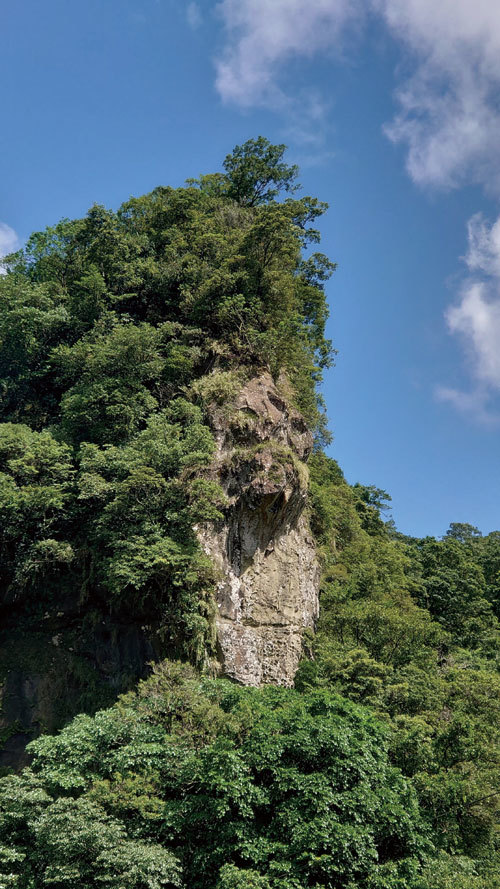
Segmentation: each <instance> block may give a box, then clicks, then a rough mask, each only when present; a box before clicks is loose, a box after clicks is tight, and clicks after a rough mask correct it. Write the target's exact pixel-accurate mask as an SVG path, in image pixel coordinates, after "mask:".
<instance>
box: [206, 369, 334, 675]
mask: <svg viewBox="0 0 500 889" xmlns="http://www.w3.org/2000/svg"><path fill="white" fill-rule="evenodd" d="M210 416H211V425H212V429H213V432H214V435H215V438H216V442H217V454H216V458H215V461H214V464H213V466H212V473H213V474H214V475H215V476H216V477H217V479H218V481H219V483H220V484H221V485H222V487H223V489H224V491H225V492H226V495H227V498H228V507H227V510H226V514H225V520H224V522H222V523H221V524H220V525H219V526H213V525H212V526H205V527H203V528H199V529H198V533H199V537H200V541H201V543H202V546H203V548H204V550H205V552H206V553H207V554H208V555H209V556H210V557H211V559H212V561H213V562H214V564H215V565H216V567H217V568H218V569H219V575H220V581H219V583H218V588H217V619H216V623H217V641H218V656H219V660H220V664H221V670H222V672H223V674H224V675H226V676H229V677H230V678H232V679H235V680H237V681H238V682H241V683H243V684H246V685H260V684H262V683H275V684H278V685H288V686H289V685H291V684H292V683H293V678H294V675H295V671H296V669H297V665H298V662H299V659H300V656H301V651H302V638H303V634H304V630H305V629H306V628H309V627H313V625H314V622H315V619H316V616H317V612H318V583H319V569H318V563H317V560H316V554H315V548H314V543H313V540H312V536H311V532H310V529H309V524H308V520H307V517H306V514H305V511H304V508H305V505H306V498H307V479H308V473H307V466H306V463H305V461H306V460H307V457H308V455H309V453H310V451H311V448H312V436H311V433H310V432H309V430H308V428H307V426H306V424H305V422H304V419H303V418H302V416H301V415H300V414H299V413H298V412H297V411H295V410H293V409H291V408H290V407H289V406H288V404H287V401H286V399H285V398H284V397H283V396H282V395H281V394H280V392H279V390H278V388H277V387H276V385H275V383H274V382H273V379H272V377H271V376H270V374H268V373H266V372H264V373H262V374H260V375H259V376H256V377H253V378H252V379H251V380H250V381H248V382H247V383H246V385H244V387H243V388H242V389H241V391H240V392H239V394H238V395H237V397H236V398H235V400H234V402H233V403H232V404H231V405H229V406H228V405H227V404H225V405H222V406H220V407H216V406H214V405H213V406H212V408H211V410H210Z"/></svg>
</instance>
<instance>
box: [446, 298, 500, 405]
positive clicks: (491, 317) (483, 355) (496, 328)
mask: <svg viewBox="0 0 500 889" xmlns="http://www.w3.org/2000/svg"><path fill="white" fill-rule="evenodd" d="M491 291H493V292H491ZM446 321H447V323H448V327H449V329H450V331H451V333H456V334H459V335H460V336H461V337H462V339H463V340H464V342H465V344H466V348H467V350H468V352H469V354H470V356H471V362H472V367H473V373H474V376H475V377H476V378H477V379H478V380H480V381H481V382H482V383H485V384H486V385H487V386H491V387H492V388H495V389H498V390H500V348H499V346H500V287H499V282H498V281H495V283H494V284H492V285H490V286H488V285H487V284H486V283H484V282H482V281H471V282H470V283H469V284H468V285H466V286H465V288H464V291H463V293H462V297H461V300H460V302H459V304H458V305H456V306H451V307H450V308H449V309H448V310H447V312H446Z"/></svg>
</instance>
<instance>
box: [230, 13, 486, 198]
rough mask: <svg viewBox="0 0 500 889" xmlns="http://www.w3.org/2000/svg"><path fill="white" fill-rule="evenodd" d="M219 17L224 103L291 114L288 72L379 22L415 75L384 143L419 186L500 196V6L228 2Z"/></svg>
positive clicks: (401, 88) (399, 93)
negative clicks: (400, 155)
mask: <svg viewBox="0 0 500 889" xmlns="http://www.w3.org/2000/svg"><path fill="white" fill-rule="evenodd" d="M218 10H219V13H220V15H221V16H222V19H223V22H224V25H225V31H226V46H225V49H224V50H223V52H222V55H221V56H220V57H219V58H218V59H217V61H216V69H217V75H216V86H217V89H218V91H219V94H220V95H221V97H222V99H223V100H224V101H226V102H233V103H236V104H238V105H240V106H241V107H246V108H247V107H251V106H256V105H259V106H266V107H270V108H274V109H277V110H278V109H279V110H282V111H285V112H287V111H289V110H290V108H291V106H292V102H291V97H290V96H289V95H288V94H287V91H286V89H285V88H284V87H283V72H284V69H285V67H286V65H287V63H289V62H290V61H291V60H293V59H294V58H311V57H313V56H315V55H317V54H319V53H323V54H324V53H331V52H332V51H335V52H337V53H338V52H339V51H340V52H341V51H342V50H343V47H344V38H345V35H346V32H347V31H348V30H349V29H350V28H351V27H352V26H353V25H355V24H357V23H359V22H360V21H361V20H363V18H364V17H365V16H366V15H367V14H370V15H376V16H378V18H379V20H382V21H383V22H384V23H385V25H386V26H387V28H388V30H389V31H390V33H391V34H392V36H393V37H394V38H395V39H396V40H397V41H398V42H399V43H400V44H401V46H402V47H403V48H404V51H405V56H406V58H405V61H406V62H407V63H408V64H409V65H410V74H409V76H406V77H405V79H404V80H402V81H401V80H400V83H399V84H396V102H397V104H398V106H399V110H398V111H397V112H396V114H395V117H394V119H393V121H392V122H391V123H389V124H388V125H387V126H386V133H387V135H388V136H389V138H390V139H392V140H393V141H394V142H400V143H402V144H403V145H405V146H406V149H407V168H408V172H409V174H410V176H411V177H412V179H413V180H414V181H415V182H417V183H419V184H421V185H430V186H437V187H452V186H456V185H459V184H461V183H462V182H465V181H473V182H478V183H481V184H482V185H484V186H485V187H486V188H487V189H489V190H491V191H494V192H497V193H499V194H500V161H499V154H498V144H499V141H500V105H499V102H498V95H499V90H500V4H499V3H498V0H475V2H474V3H473V2H472V0H273V2H272V3H270V2H269V0H221V2H220V3H219V4H218ZM399 76H400V75H399Z"/></svg>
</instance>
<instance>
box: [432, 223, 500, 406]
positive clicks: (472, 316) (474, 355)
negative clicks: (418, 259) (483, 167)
mask: <svg viewBox="0 0 500 889" xmlns="http://www.w3.org/2000/svg"><path fill="white" fill-rule="evenodd" d="M464 259H465V262H466V264H467V266H468V269H469V271H470V272H471V276H470V278H469V279H468V280H467V281H466V282H465V284H464V286H463V288H462V291H461V293H460V298H459V301H458V302H457V303H456V304H455V305H452V306H449V307H448V309H447V311H446V313H445V318H446V322H447V325H448V329H449V331H450V333H452V334H454V335H457V336H459V337H460V338H461V340H462V342H463V344H464V346H465V350H466V353H467V355H468V359H469V362H470V367H471V371H472V377H473V379H474V381H475V388H474V389H473V391H472V392H462V391H460V390H458V389H453V388H447V387H442V386H441V387H438V389H437V392H436V394H437V396H438V398H439V399H440V400H441V401H448V402H450V403H451V404H453V405H454V406H455V407H456V408H458V409H459V410H460V411H462V412H465V413H469V414H472V415H474V416H475V418H476V419H479V420H482V421H486V420H491V419H494V420H495V422H496V421H497V420H498V416H497V415H492V414H491V411H490V408H489V404H490V402H491V400H492V398H493V396H495V395H497V394H498V393H499V392H500V217H499V218H498V219H497V220H496V222H494V223H493V224H491V225H489V224H488V223H487V222H486V221H485V219H484V218H483V217H482V216H481V214H476V215H475V216H473V217H472V218H471V219H470V220H469V223H468V249H467V253H466V256H465V257H464Z"/></svg>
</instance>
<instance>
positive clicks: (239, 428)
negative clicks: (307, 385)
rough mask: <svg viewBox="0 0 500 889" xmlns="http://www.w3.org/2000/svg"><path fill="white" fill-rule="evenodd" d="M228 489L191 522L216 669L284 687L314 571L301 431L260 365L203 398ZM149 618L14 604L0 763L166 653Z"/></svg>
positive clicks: (4, 674)
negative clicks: (214, 516) (212, 627)
mask: <svg viewBox="0 0 500 889" xmlns="http://www.w3.org/2000/svg"><path fill="white" fill-rule="evenodd" d="M208 414H209V417H210V424H211V427H212V432H213V434H214V437H215V440H216V454H215V458H214V460H213V463H212V465H211V467H210V469H209V474H210V475H211V477H212V478H213V479H215V480H217V481H218V482H219V484H220V485H221V486H222V488H223V490H224V491H225V493H226V496H227V506H226V509H225V511H224V519H223V521H221V522H220V524H218V525H205V526H203V527H199V528H197V533H198V537H199V540H200V542H201V545H202V547H203V549H204V550H205V552H206V553H207V554H208V555H209V556H210V558H211V560H212V562H213V563H214V565H215V566H216V569H217V573H218V577H219V582H218V585H217V594H216V598H217V602H216V605H217V616H216V630H217V669H218V670H219V672H220V673H222V674H223V675H226V676H228V677H230V678H232V679H234V680H236V681H238V682H241V683H243V684H246V685H255V686H257V685H261V684H263V683H274V684H278V685H287V686H290V685H292V683H293V678H294V675H295V671H296V669H297V665H298V662H299V659H300V656H301V652H302V638H303V634H304V630H305V629H306V628H308V627H313V626H314V622H315V619H316V616H317V611H318V581H319V577H318V574H319V571H318V564H317V561H316V555H315V549H314V544H313V540H312V536H311V533H310V529H309V524H308V520H307V516H306V511H305V506H306V501H307V481H308V470H307V466H306V460H307V457H308V455H309V453H310V451H311V448H312V436H311V434H310V432H309V430H308V428H307V426H306V424H305V422H304V419H303V418H302V416H301V415H300V414H299V413H298V412H297V411H295V410H293V409H291V408H290V407H289V405H288V403H287V400H286V398H285V397H283V395H282V394H281V393H280V391H279V389H278V387H277V386H276V385H275V383H274V382H273V379H272V377H271V376H270V374H268V373H266V372H263V373H261V374H259V375H257V376H254V377H253V378H252V379H250V380H249V381H247V382H246V383H244V384H242V385H240V386H239V387H238V392H237V394H236V395H234V397H231V398H224V399H222V403H219V404H217V403H213V404H211V405H208ZM168 654H169V652H168V651H164V650H163V648H162V645H161V643H160V641H159V636H158V634H157V633H156V632H155V630H154V628H153V627H146V626H140V625H135V624H134V622H133V620H132V619H131V617H130V618H129V620H128V621H127V622H123V621H121V622H120V621H116V620H113V618H112V616H111V615H108V616H104V615H103V616H102V617H101V618H99V620H98V621H97V622H96V620H95V615H94V618H93V619H92V614H87V613H86V611H85V607H84V605H82V603H78V601H77V600H75V601H74V602H73V601H68V602H67V603H66V604H65V605H64V606H63V610H61V611H60V612H57V613H54V612H47V613H46V614H45V616H44V618H43V619H42V620H41V622H39V623H37V622H35V623H34V622H33V621H31V622H30V620H29V617H28V616H26V617H24V618H20V616H19V615H17V614H15V613H13V614H12V616H11V619H7V621H6V623H5V626H4V627H3V628H2V630H1V631H0V704H1V707H0V742H2V743H1V744H0V746H1V747H2V750H0V768H1V767H2V766H7V767H12V766H14V767H16V766H18V765H19V764H22V763H24V762H25V761H26V757H25V753H24V748H25V745H26V743H27V742H28V741H29V740H31V739H32V738H33V737H34V736H36V735H37V734H38V733H39V732H40V731H49V732H52V731H55V730H56V729H57V728H59V727H60V726H61V725H62V724H64V723H65V722H66V721H67V720H68V719H69V718H71V716H73V715H74V714H75V713H76V712H79V711H81V710H86V711H87V712H92V711H93V710H95V709H96V707H101V706H106V705H108V704H110V703H111V702H112V700H114V698H115V697H116V695H117V694H119V693H120V692H121V691H124V690H125V689H126V688H130V687H131V686H133V685H134V683H135V682H136V681H137V679H138V678H140V677H141V676H143V675H145V673H146V672H147V664H148V663H149V662H151V661H152V660H156V659H158V658H161V657H162V656H165V655H168Z"/></svg>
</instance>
